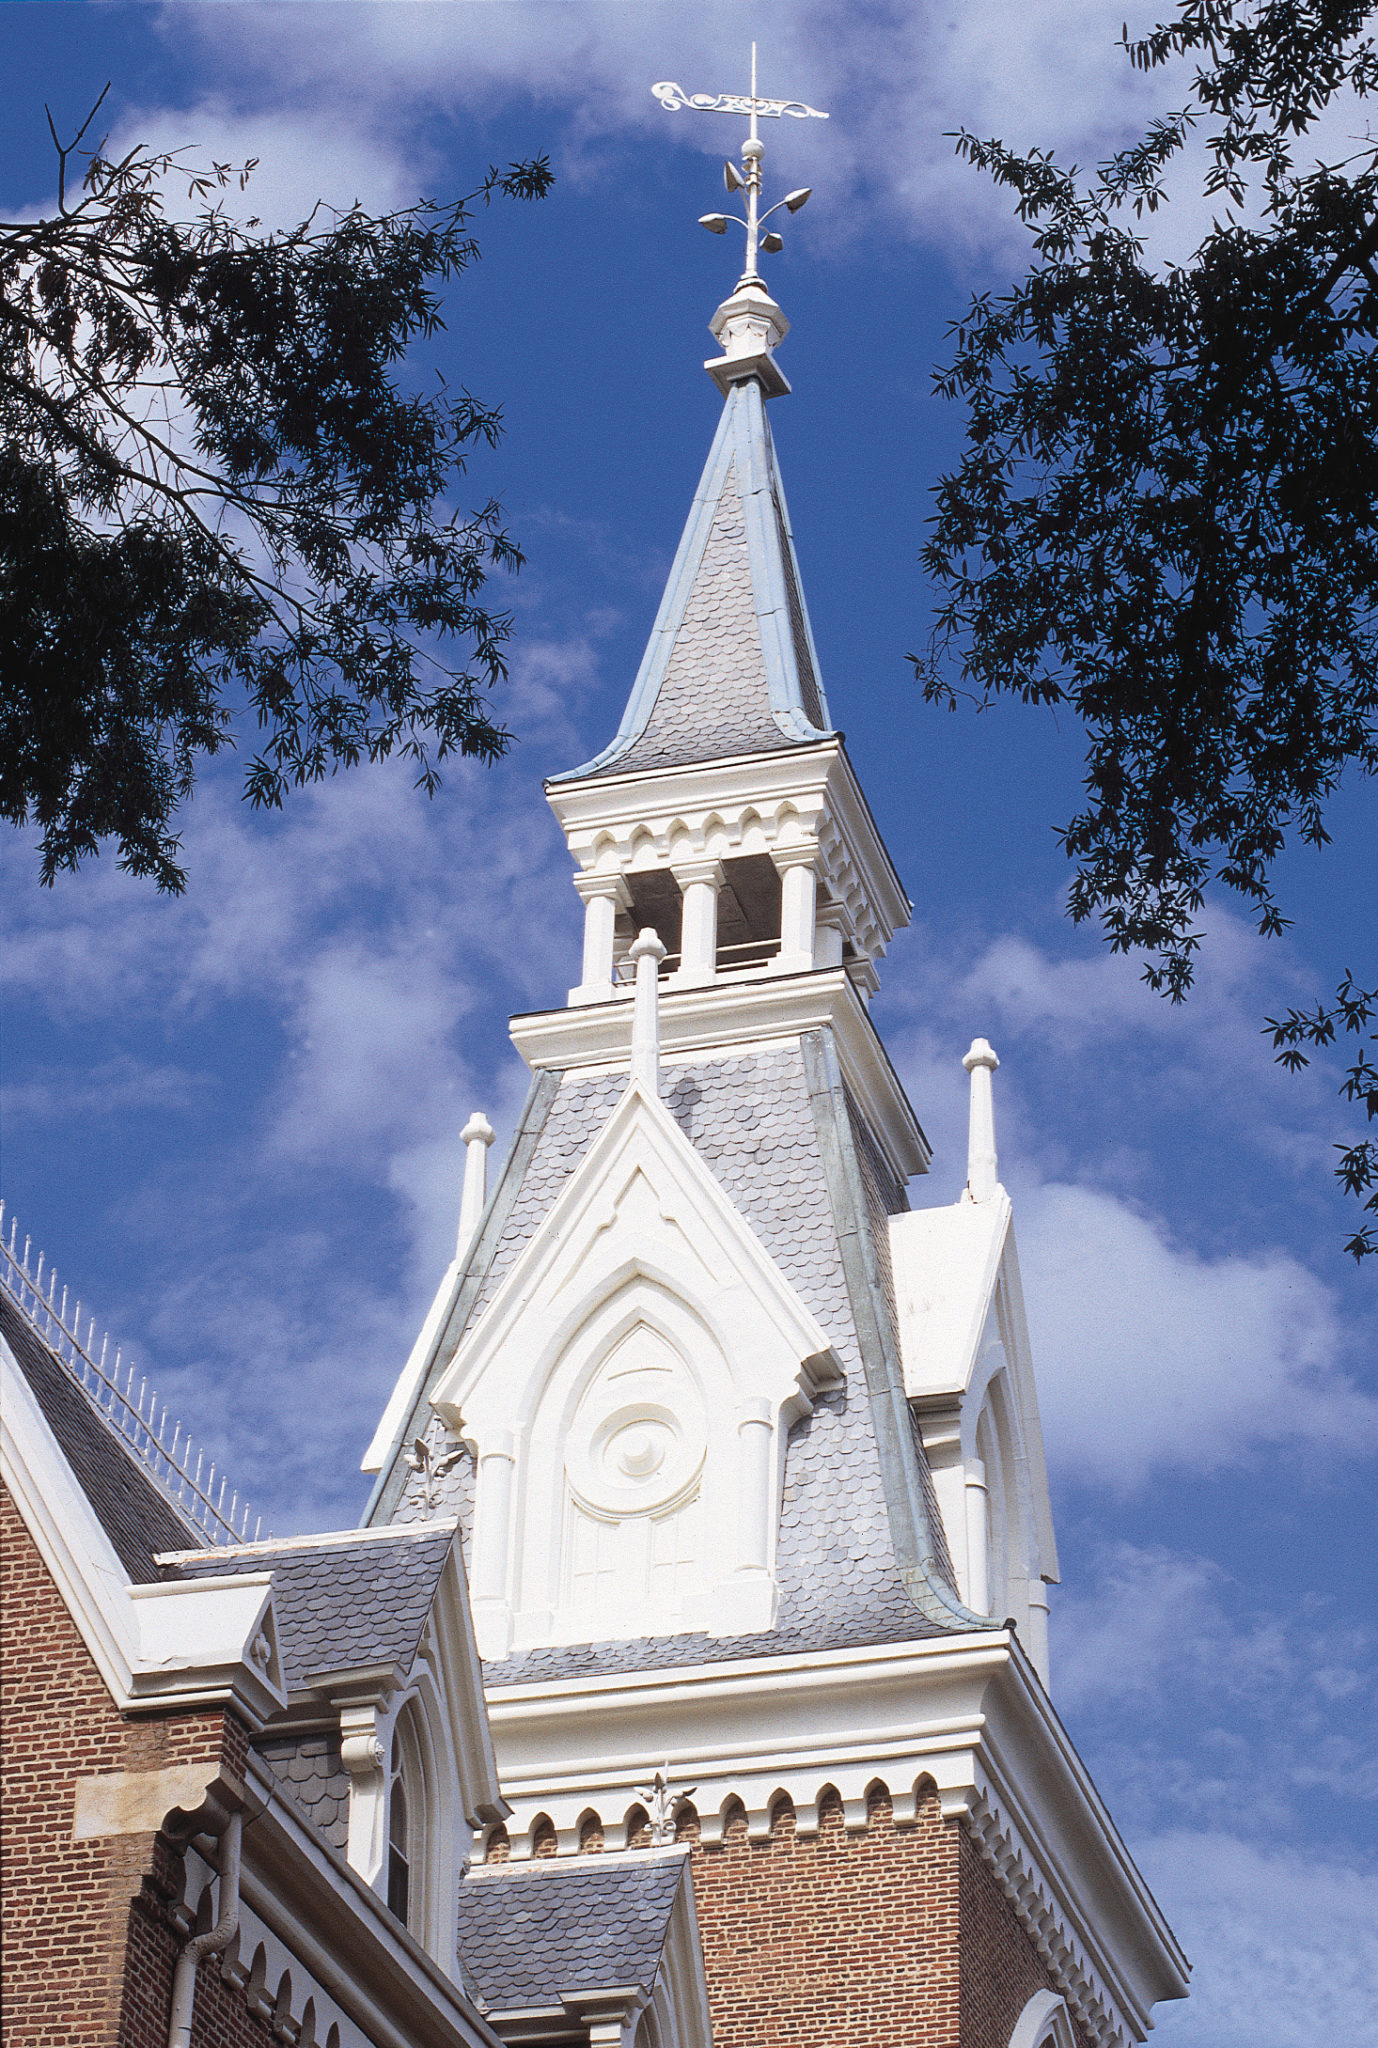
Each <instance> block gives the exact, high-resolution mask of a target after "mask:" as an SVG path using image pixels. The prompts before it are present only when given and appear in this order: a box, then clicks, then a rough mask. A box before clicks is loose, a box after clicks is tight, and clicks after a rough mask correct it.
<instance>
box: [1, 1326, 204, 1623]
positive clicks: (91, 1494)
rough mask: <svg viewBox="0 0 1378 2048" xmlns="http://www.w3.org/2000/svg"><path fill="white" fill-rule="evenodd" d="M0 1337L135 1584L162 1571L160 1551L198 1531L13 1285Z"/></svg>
mask: <svg viewBox="0 0 1378 2048" xmlns="http://www.w3.org/2000/svg"><path fill="white" fill-rule="evenodd" d="M0 1336H3V1339H4V1341H5V1342H6V1343H7V1344H8V1345H9V1348H10V1350H11V1352H12V1353H13V1356H14V1359H15V1363H16V1364H17V1365H18V1367H19V1370H20V1372H21V1373H22V1374H23V1376H24V1378H25V1380H26V1381H27V1382H28V1384H29V1387H30V1388H31V1389H32V1391H33V1395H34V1398H35V1400H36V1401H37V1402H38V1405H39V1408H40V1409H41V1410H42V1413H43V1418H44V1420H45V1421H46V1423H47V1424H48V1427H49V1429H51V1431H52V1433H53V1435H54V1437H55V1438H56V1439H57V1442H58V1446H59V1448H60V1450H61V1452H62V1455H63V1457H64V1458H65V1459H66V1461H67V1463H68V1465H69V1466H70V1467H71V1470H72V1474H73V1477H74V1478H75V1479H76V1481H77V1484H78V1485H79V1486H80V1487H81V1490H82V1492H83V1493H84V1494H85V1495H86V1498H87V1500H88V1501H89V1502H90V1504H91V1507H92V1509H93V1510H94V1511H95V1514H96V1518H97V1520H98V1521H99V1523H100V1525H101V1527H102V1529H104V1531H105V1534H106V1536H107V1537H108V1538H109V1540H110V1543H111V1545H112V1547H113V1549H114V1551H115V1554H116V1556H117V1557H118V1558H119V1560H120V1563H121V1564H122V1565H123V1566H124V1569H125V1571H126V1572H127V1573H128V1574H129V1577H130V1579H131V1580H132V1581H133V1583H134V1584H135V1585H149V1584H151V1583H153V1582H154V1581H155V1580H157V1579H158V1578H160V1577H161V1573H160V1572H159V1570H158V1566H157V1564H156V1562H155V1559H156V1557H157V1555H158V1552H159V1551H163V1550H184V1549H186V1547H187V1546H188V1545H189V1544H191V1543H195V1542H197V1541H198V1540H200V1539H199V1531H198V1530H197V1529H196V1528H195V1526H194V1525H193V1524H192V1523H190V1522H188V1521H186V1520H184V1518H183V1517H182V1516H181V1515H179V1514H178V1512H177V1510H176V1508H175V1507H174V1506H173V1503H172V1501H171V1500H170V1499H169V1497H168V1495H167V1493H166V1492H165V1491H164V1490H163V1488H162V1487H161V1486H159V1485H158V1483H157V1481H156V1480H155V1479H154V1478H153V1476H152V1475H151V1474H150V1473H149V1472H148V1470H147V1469H146V1468H145V1466H144V1465H143V1464H142V1463H141V1462H140V1460H139V1459H138V1458H137V1457H136V1456H135V1454H134V1452H133V1450H132V1449H131V1448H130V1446H129V1445H128V1444H127V1443H126V1442H125V1441H124V1439H123V1438H122V1437H121V1435H120V1433H119V1431H118V1430H117V1429H115V1428H114V1427H113V1425H112V1424H111V1423H110V1422H109V1421H107V1419H106V1417H105V1416H104V1415H103V1414H102V1412H101V1410H100V1409H99V1408H98V1407H97V1406H96V1404H95V1402H94V1400H93V1399H92V1398H91V1396H90V1395H89V1394H88V1393H87V1392H86V1390H85V1388H84V1387H82V1386H81V1385H80V1383H79V1382H78V1380H77V1379H76V1377H75V1375H74V1374H73V1373H72V1372H71V1371H70V1369H69V1368H68V1367H67V1366H66V1365H65V1364H64V1363H63V1361H62V1359H61V1358H60V1357H59V1356H58V1354H57V1352H56V1351H54V1349H53V1348H52V1346H51V1345H50V1344H48V1343H46V1342H45V1341H44V1339H43V1338H42V1337H41V1336H40V1335H39V1333H38V1331H37V1330H36V1329H35V1328H34V1326H33V1324H32V1323H31V1321H30V1320H29V1318H28V1316H26V1315H25V1314H24V1312H23V1310H22V1309H21V1308H20V1307H19V1305H18V1303H17V1302H15V1301H14V1300H13V1299H12V1298H11V1296H10V1294H9V1292H8V1290H6V1289H0Z"/></svg>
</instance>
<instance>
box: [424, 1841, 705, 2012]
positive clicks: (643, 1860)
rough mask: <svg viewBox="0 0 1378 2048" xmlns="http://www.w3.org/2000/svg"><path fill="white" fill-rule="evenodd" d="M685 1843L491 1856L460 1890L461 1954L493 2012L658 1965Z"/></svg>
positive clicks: (605, 1985)
mask: <svg viewBox="0 0 1378 2048" xmlns="http://www.w3.org/2000/svg"><path fill="white" fill-rule="evenodd" d="M686 1861H687V1858H686V1856H685V1855H684V1854H683V1852H682V1851H681V1852H678V1853H676V1854H675V1855H672V1856H657V1855H656V1854H655V1852H654V1851H653V1850H641V1851H638V1853H637V1855H636V1858H635V1860H631V1859H629V1860H627V1861H626V1862H623V1861H622V1860H621V1859H618V1860H617V1861H616V1862H614V1861H612V1860H611V1859H609V1860H607V1861H605V1860H604V1859H603V1858H602V1857H601V1856H579V1857H554V1856H552V1857H548V1858H539V1857H538V1858H537V1859H536V1860H535V1861H534V1862H531V1863H496V1864H485V1865H484V1866H482V1867H481V1868H480V1869H477V1870H472V1871H470V1873H469V1875H468V1877H466V1878H465V1880H464V1883H463V1885H462V1886H461V1887H460V1894H459V1955H460V1961H461V1963H462V1965H463V1968H464V1974H465V1977H466V1979H467V1980H468V1982H469V1983H470V1984H472V1985H473V1986H474V1987H475V1988H476V1989H477V1990H478V1992H479V1993H480V1994H481V1996H482V1997H483V1999H484V2000H485V2002H486V2004H487V2006H488V2009H489V2012H490V2013H503V2012H516V2011H521V2010H523V2009H526V2008H529V2007H532V2006H551V2005H558V2004H559V2002H560V1994H561V1993H562V1992H565V1991H598V1990H607V1989H610V1988H611V1987H612V1986H614V1985H630V1984H640V1985H642V1986H643V1987H644V1988H645V1990H646V1991H648V1992H649V1991H650V1990H651V1989H652V1987H653V1985H654V1983H655V1978H656V1972H657V1970H658V1969H659V1967H660V1957H661V1953H662V1951H663V1949H664V1946H665V1934H666V1929H667V1928H668V1926H669V1923H670V1914H671V1911H672V1910H673V1907H674V1903H675V1898H676V1895H677V1894H678V1891H679V1888H680V1886H681V1884H682V1883H683V1882H684V1867H685V1863H686Z"/></svg>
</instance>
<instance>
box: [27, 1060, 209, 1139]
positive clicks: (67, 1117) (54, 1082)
mask: <svg viewBox="0 0 1378 2048" xmlns="http://www.w3.org/2000/svg"><path fill="white" fill-rule="evenodd" d="M214 1085H215V1082H214V1077H213V1076H212V1075H210V1074H196V1073H192V1072H190V1071H189V1070H188V1069H187V1068H186V1067H179V1066H159V1065H156V1064H154V1063H152V1062H150V1061H147V1060H141V1059H138V1058H136V1057H135V1056H134V1055H133V1054H132V1053H128V1052H121V1053H117V1054H116V1055H115V1057H114V1058H113V1059H109V1060H105V1061H103V1062H102V1063H101V1064H100V1065H99V1066H95V1067H89V1068H87V1067H73V1068H65V1067H39V1068H35V1069H33V1070H32V1071H31V1072H30V1074H29V1076H28V1078H27V1079H26V1080H24V1081H17V1082H13V1083H11V1084H9V1085H7V1086H6V1087H4V1088H0V1116H4V1117H10V1118H16V1119H17V1118H21V1117H22V1118H25V1119H30V1120H32V1121H33V1122H35V1123H48V1122H53V1121H59V1122H70V1121H71V1120H73V1119H74V1118H77V1117H86V1118H90V1117H108V1116H116V1115H119V1114H121V1113H124V1112H127V1111H129V1110H135V1109H140V1110H171V1111H178V1110H186V1109H191V1108H194V1107H195V1106H196V1105H197V1104H198V1103H199V1102H200V1101H202V1100H203V1099H204V1097H205V1094H206V1091H207V1089H210V1088H213V1087H214Z"/></svg>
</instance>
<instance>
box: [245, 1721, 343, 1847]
mask: <svg viewBox="0 0 1378 2048" xmlns="http://www.w3.org/2000/svg"><path fill="white" fill-rule="evenodd" d="M254 1747H255V1749H256V1750H257V1752H258V1754H259V1755H260V1756H261V1757H262V1758H263V1760H264V1762H265V1763H267V1764H269V1765H271V1767H272V1770H273V1774H274V1776H275V1777H277V1778H280V1779H281V1781H282V1783H283V1784H284V1785H286V1787H287V1788H288V1791H289V1792H290V1793H291V1795H292V1797H293V1799H294V1800H295V1801H296V1803H297V1805H298V1806H299V1807H300V1808H301V1810H302V1812H303V1813H304V1814H305V1815H306V1817H307V1819H308V1820H310V1821H312V1822H313V1823H314V1825H315V1826H316V1827H317V1828H318V1829H319V1830H320V1832H321V1834H323V1835H324V1836H325V1839H326V1841H327V1842H329V1844H330V1846H331V1848H332V1849H338V1850H339V1851H340V1854H341V1855H343V1854H344V1852H345V1849H346V1848H347V1846H348V1843H349V1773H348V1771H347V1770H346V1769H345V1767H344V1764H343V1762H342V1761H341V1758H340V1738H339V1736H338V1735H336V1734H327V1735H274V1736H268V1737H264V1738H263V1739H261V1740H260V1741H258V1742H257V1743H255V1745H254Z"/></svg>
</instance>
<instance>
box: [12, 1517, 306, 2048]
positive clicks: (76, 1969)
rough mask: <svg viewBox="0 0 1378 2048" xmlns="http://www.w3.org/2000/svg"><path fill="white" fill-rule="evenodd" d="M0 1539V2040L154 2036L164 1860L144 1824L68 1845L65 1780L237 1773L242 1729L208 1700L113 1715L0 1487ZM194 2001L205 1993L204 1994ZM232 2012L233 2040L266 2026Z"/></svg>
mask: <svg viewBox="0 0 1378 2048" xmlns="http://www.w3.org/2000/svg"><path fill="white" fill-rule="evenodd" d="M0 1544H3V1551H2V1552H0V1558H2V1561H3V1569H2V1571H0V1599H2V1600H3V1608H4V1623H5V1625H4V1630H3V1644H2V1645H0V1684H2V1685H3V1702H4V1718H3V1725H0V1764H2V1766H3V1773H4V1781H5V1809H4V1817H3V1855H4V1872H5V1885H4V1898H3V1928H4V1943H5V2044H6V2048H155V2044H158V2048H161V2044H164V2043H165V2042H166V2040H167V2024H168V2006H169V2001H170V1997H171V1988H172V1966H173V1959H174V1957H175V1953H176V1949H177V1946H178V1938H177V1936H176V1934H175V1933H174V1930H173V1929H172V1927H171V1926H170V1925H169V1923H168V1920H167V1915H166V1906H167V1902H168V1899H169V1898H170V1897H171V1896H172V1895H173V1891H174V1889H175V1886H176V1883H177V1880H178V1877H179V1874H180V1872H179V1869H178V1866H177V1865H176V1863H175V1861H174V1859H173V1857H172V1855H171V1853H170V1852H169V1851H168V1849H167V1848H166V1846H165V1845H164V1844H162V1843H160V1842H158V1841H157V1840H156V1838H155V1837H154V1836H153V1835H150V1834H142V1835H117V1836H100V1837H97V1838H96V1839H94V1840H91V1841H83V1842H76V1841H73V1839H72V1804H73V1785H74V1783H75V1781H76V1780H77V1779H78V1778H83V1777H88V1776H92V1775H95V1774H97V1773H100V1772H105V1771H152V1770H159V1769H162V1768H163V1767H164V1766H166V1765H169V1764H186V1763H195V1762H202V1761H204V1762H205V1763H207V1764H208V1765H209V1766H210V1767H211V1769H210V1771H208V1774H207V1775H208V1777H209V1776H210V1775H213V1772H214V1770H215V1769H216V1768H217V1767H223V1768H224V1769H226V1770H227V1771H229V1772H231V1773H232V1774H233V1775H234V1776H236V1777H239V1776H242V1774H243V1769H244V1761H245V1743H246V1737H245V1731H244V1729H243V1728H242V1726H241V1725H240V1723H239V1722H238V1721H237V1720H235V1719H234V1717H232V1716H231V1715H228V1714H225V1713H223V1712H220V1711H218V1710H210V1711H204V1712H191V1713H186V1714H160V1715H146V1716H141V1717H137V1718H136V1717H132V1716H125V1715H122V1714H120V1713H118V1712H117V1711H116V1708H115V1705H114V1702H113V1701H112V1699H111V1697H110V1695H109V1693H108V1692H107V1691H106V1689H105V1684H104V1681H103V1680H102V1678H101V1676H100V1673H99V1672H98V1671H97V1669H96V1666H95V1664H94V1663H93V1662H92V1659H91V1657H90V1655H89V1653H88V1651H87V1649H86V1646H85V1644H84V1643H83V1642H82V1640H81V1636H80V1634H79V1633H78V1631H77V1628H76V1626H75V1624H74V1623H73V1621H72V1618H71V1616H70V1615H69V1614H68V1612H67V1609H66V1607H65V1605H64V1604H63V1600H62V1597H61V1595H60V1593H59V1592H58V1589H57V1587H56V1586H55V1584H54V1583H53V1580H52V1578H51V1577H50V1576H49V1573H48V1571H47V1568H46V1566H45V1565H44V1563H43V1560H42V1558H41V1557H40V1556H39V1553H38V1550H37V1549H36V1547H35V1545H34V1543H33V1540H32V1538H31V1537H30V1535H29V1532H28V1530H27V1529H26V1527H25V1526H24V1523H23V1521H22V1519H21V1518H20V1515H19V1513H18V1511H17V1509H16V1508H15V1506H14V1503H13V1501H12V1500H11V1499H10V1498H9V1497H8V1495H7V1494H5V1493H4V1492H3V1490H0ZM126 1962H127V1964H128V1968H127V1969H126ZM212 1975H213V1973H212V1972H211V1971H209V1970H206V1969H203V1970H202V1972H201V1979H202V1982H201V1985H200V1986H199V1987H198V1996H197V2012H198V2027H197V2041H198V2048H199V2043H200V2042H201V2040H202V2038H203V2035H202V2028H201V2026H200V2023H199V2022H200V2015H201V2008H202V1998H203V1996H204V1995H205V1994H206V1991H207V1984H208V1980H209V1979H210V1978H211V1977H212ZM216 1985H217V1989H218V1988H219V1986H218V1979H216ZM208 2003H209V2004H210V2006H211V2007H214V2006H215V2005H217V2004H218V2001H217V2000H215V1998H214V1994H212V1995H211V1998H210V2000H209V2001H208ZM239 2013H240V2016H241V2019H242V2020H243V2026H242V2028H240V2029H239V2030H237V2031H236V2033H235V2034H234V2036H233V2039H234V2041H235V2043H236V2044H238V2043H240V2042H248V2041H253V2042H255V2043H257V2042H262V2041H263V2040H265V2039H266V2038H267V2035H266V2031H265V2030H264V2029H262V2028H261V2027H259V2026H258V2025H257V2024H255V2023H252V2022H250V2021H249V2018H248V2015H247V2014H245V2013H244V2009H243V2004H242V2001H241V2002H240V2004H239ZM205 2038H206V2039H207V2041H209V2040H210V2039H211V2036H209V2035H207V2036H205ZM229 2039H230V2037H229V2036H226V2037H225V2040H226V2044H227V2048H228V2043H229ZM217 2048H218V2044H217Z"/></svg>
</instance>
